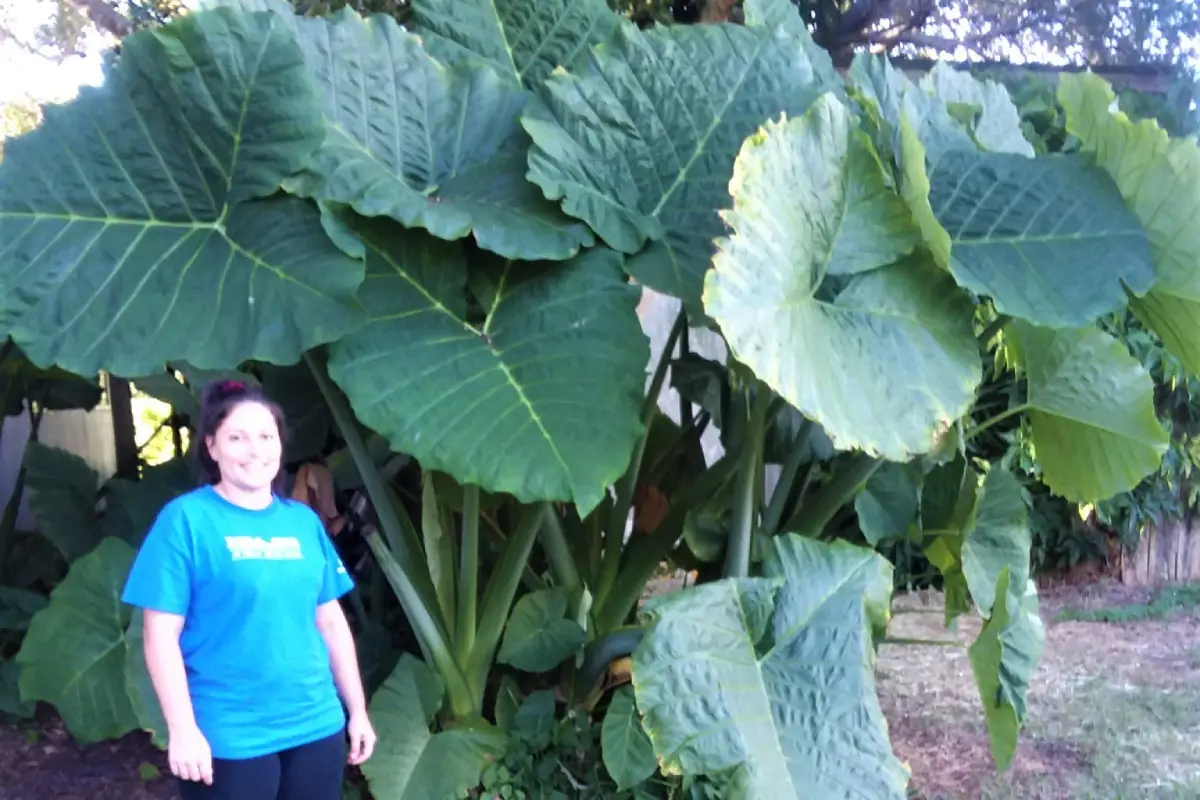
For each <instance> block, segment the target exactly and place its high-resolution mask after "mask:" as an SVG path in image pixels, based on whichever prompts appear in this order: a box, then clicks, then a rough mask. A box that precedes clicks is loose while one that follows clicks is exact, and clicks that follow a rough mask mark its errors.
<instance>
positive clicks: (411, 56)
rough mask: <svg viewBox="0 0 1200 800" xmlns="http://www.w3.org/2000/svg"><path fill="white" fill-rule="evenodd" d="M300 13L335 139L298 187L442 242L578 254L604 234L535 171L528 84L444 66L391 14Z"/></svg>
mask: <svg viewBox="0 0 1200 800" xmlns="http://www.w3.org/2000/svg"><path fill="white" fill-rule="evenodd" d="M292 19H293V21H294V22H295V24H296V26H297V36H298V37H299V40H300V43H301V46H302V47H303V49H304V53H305V58H306V59H307V61H308V64H309V67H310V68H311V70H312V71H313V74H314V75H315V77H316V81H317V85H318V87H319V88H320V90H321V92H322V97H323V109H324V113H325V120H326V135H325V142H324V144H323V145H322V146H321V149H320V150H319V151H318V152H317V155H316V158H315V160H314V161H313V162H312V163H311V164H310V165H308V166H306V167H305V169H304V172H303V173H302V174H300V175H298V176H296V177H294V178H291V179H289V180H288V181H287V182H285V184H284V185H285V186H286V187H287V188H288V189H289V190H290V191H293V192H296V193H297V194H300V195H302V196H305V197H315V198H318V199H319V200H321V201H323V202H325V203H333V204H334V205H335V206H349V207H351V208H353V209H354V210H355V211H357V212H359V213H360V214H363V215H365V216H369V217H375V216H388V217H392V218H393V219H396V220H398V221H399V222H401V223H403V224H404V225H405V226H406V227H410V228H411V227H419V228H425V229H426V230H428V231H429V232H430V233H432V234H433V235H434V236H437V237H439V238H442V239H461V238H463V237H464V236H468V235H474V238H475V241H476V242H478V243H479V246H480V247H483V248H484V249H487V250H491V251H494V252H496V253H499V254H500V255H502V256H505V257H507V258H523V259H531V260H533V259H543V258H544V259H554V260H557V259H563V258H569V257H570V256H572V255H574V254H575V253H577V252H578V251H579V248H580V246H581V245H583V246H586V245H591V244H592V243H593V242H594V241H595V240H594V237H593V236H592V233H591V231H590V230H588V228H587V226H586V225H583V224H581V223H579V222H578V221H576V220H572V219H570V218H568V217H566V216H565V215H564V214H563V213H562V211H561V210H560V209H559V208H557V207H556V205H555V204H554V203H552V202H551V201H549V200H547V199H546V198H545V197H543V196H542V193H541V192H540V191H538V189H537V187H536V186H534V185H533V184H531V183H529V181H527V180H526V179H525V171H526V169H527V155H528V152H529V144H530V140H529V134H527V133H525V131H524V130H522V128H521V125H520V115H521V110H522V108H523V107H524V106H525V102H526V100H527V98H528V95H527V94H526V92H524V91H523V90H522V89H521V88H520V87H519V86H516V85H512V84H509V83H507V82H505V80H504V78H502V77H501V76H500V75H499V74H497V73H496V72H495V71H494V70H492V69H490V68H489V67H486V66H481V65H471V64H460V65H455V66H450V67H447V66H444V65H442V64H439V63H438V62H437V61H435V60H434V59H433V58H432V57H431V56H430V55H429V54H428V53H426V52H425V50H424V49H423V48H422V46H421V40H419V39H418V38H417V37H416V36H414V35H413V34H410V33H408V32H407V31H405V30H404V29H403V28H401V27H400V25H399V24H398V23H397V22H396V21H395V20H394V19H392V18H391V17H389V16H387V15H384V14H376V15H374V16H372V17H369V18H367V19H363V18H362V17H360V16H358V15H357V14H356V13H354V11H353V10H352V9H350V8H344V9H342V10H341V11H339V12H338V13H336V14H334V15H332V16H330V17H323V18H315V19H300V18H295V17H293V18H292ZM326 218H328V214H326Z"/></svg>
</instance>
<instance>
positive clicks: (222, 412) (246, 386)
mask: <svg viewBox="0 0 1200 800" xmlns="http://www.w3.org/2000/svg"><path fill="white" fill-rule="evenodd" d="M242 403H257V404H258V405H260V406H262V407H263V408H265V409H267V410H268V411H270V412H271V416H273V417H274V418H275V425H276V426H277V427H278V428H279V439H280V444H283V445H286V441H285V439H284V437H285V436H286V432H287V424H286V420H285V419H284V416H283V409H281V408H280V407H279V404H278V403H276V402H275V401H274V400H272V399H271V398H269V397H267V395H266V393H265V392H263V390H262V389H260V388H258V387H257V386H255V385H254V384H252V383H246V382H243V381H232V380H230V381H214V382H212V383H210V384H208V385H207V386H205V387H204V393H203V394H202V395H201V396H200V415H199V416H200V418H199V419H198V420H197V421H196V455H197V458H198V459H199V461H200V482H201V483H202V484H215V483H220V481H221V469H220V467H218V466H217V462H216V461H213V457H212V455H211V454H210V453H209V452H208V439H209V437H210V436H213V435H214V434H216V432H217V428H220V427H221V423H222V422H224V421H225V418H226V417H228V416H229V414H230V412H231V411H233V410H234V409H235V408H237V407H238V406H240V405H241V404H242ZM284 479H285V475H284V470H283V465H282V464H280V466H279V474H278V475H276V476H275V480H274V481H273V482H272V488H273V489H274V490H275V494H277V495H281V496H282V495H284V494H285V490H284Z"/></svg>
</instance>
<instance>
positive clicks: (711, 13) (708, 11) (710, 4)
mask: <svg viewBox="0 0 1200 800" xmlns="http://www.w3.org/2000/svg"><path fill="white" fill-rule="evenodd" d="M735 5H737V0H704V8H703V10H702V11H701V12H700V22H702V23H705V24H711V23H714V22H729V17H730V15H732V14H733V8H734V6H735Z"/></svg>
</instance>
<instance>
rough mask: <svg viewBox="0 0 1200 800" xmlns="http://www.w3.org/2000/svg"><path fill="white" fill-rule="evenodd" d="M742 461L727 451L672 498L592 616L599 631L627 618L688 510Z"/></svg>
mask: <svg viewBox="0 0 1200 800" xmlns="http://www.w3.org/2000/svg"><path fill="white" fill-rule="evenodd" d="M739 463H740V459H739V458H738V457H737V455H736V454H727V455H726V456H725V458H723V459H721V460H720V461H718V462H717V463H716V464H713V465H712V466H711V467H709V468H708V469H707V470H705V472H704V474H703V475H701V476H700V477H699V478H697V479H696V480H695V482H693V483H692V484H691V485H690V486H688V487H687V488H686V489H684V490H683V491H681V492H680V493H679V494H678V495H676V496H675V497H674V498H672V500H671V510H670V511H668V512H667V515H666V516H665V517H663V521H662V522H660V523H659V525H658V527H657V528H656V529H655V530H654V531H653V532H652V533H650V534H649V535H647V536H644V537H641V538H639V539H638V541H637V543H636V544H634V545H633V547H631V548H630V550H629V558H628V559H626V562H625V566H624V568H623V569H622V570H621V573H620V575H619V577H618V578H617V581H616V583H614V584H613V588H612V591H611V592H609V595H608V597H606V598H605V599H604V601H603V603H599V602H598V603H597V607H596V611H595V612H594V614H593V616H592V618H593V619H594V620H595V623H596V632H597V633H598V634H604V633H607V632H608V631H611V630H613V629H614V628H617V627H619V626H620V625H621V624H622V623H624V622H625V619H626V617H628V616H629V614H630V612H631V611H633V609H634V607H635V606H636V605H637V601H638V598H640V597H641V596H642V592H643V591H645V589H646V584H647V583H648V582H649V581H650V579H651V578H653V577H654V571H655V570H657V569H658V565H659V564H661V563H662V560H663V559H664V558H666V556H667V553H669V552H671V549H672V548H673V547H675V543H676V542H677V541H679V537H680V536H681V535H682V534H683V521H684V519H685V518H686V517H687V514H688V512H689V511H691V510H692V509H693V508H695V507H696V506H698V505H700V503H702V502H704V501H705V500H707V499H709V498H710V497H712V496H713V495H714V494H716V493H717V491H718V490H720V488H721V487H722V486H723V485H724V484H725V481H727V480H729V477H730V476H731V475H733V473H734V470H735V469H737V466H738V464H739Z"/></svg>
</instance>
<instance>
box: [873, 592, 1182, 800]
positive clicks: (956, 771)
mask: <svg viewBox="0 0 1200 800" xmlns="http://www.w3.org/2000/svg"><path fill="white" fill-rule="evenodd" d="M1045 594H1046V600H1045V602H1044V603H1043V618H1045V619H1047V643H1046V650H1045V652H1044V654H1043V656H1042V661H1041V663H1040V665H1039V668H1038V671H1037V673H1036V674H1035V676H1034V680H1033V684H1032V686H1031V687H1030V692H1029V719H1028V722H1027V724H1026V728H1025V730H1024V732H1023V735H1022V741H1021V746H1020V748H1019V750H1018V753H1017V757H1016V759H1015V760H1014V762H1013V765H1012V767H1011V768H1010V769H1009V770H1008V772H1007V773H1005V775H1003V776H1000V777H996V776H995V774H994V769H993V764H992V759H991V753H990V750H989V747H988V742H987V731H986V727H985V725H984V721H983V710H982V708H981V707H980V703H979V697H978V694H977V693H976V689H975V683H974V678H973V676H972V674H971V667H970V663H969V662H968V660H967V654H966V650H965V649H964V648H960V647H934V646H914V645H891V644H889V645H884V646H883V648H882V649H881V651H880V657H879V689H880V699H881V702H882V704H883V708H884V713H885V714H886V715H887V717H888V720H889V725H890V731H891V736H892V743H893V746H894V747H895V749H896V752H897V754H898V755H899V756H900V757H901V758H904V759H905V760H906V761H908V763H909V765H910V767H911V768H912V770H913V787H914V793H915V796H916V797H919V798H923V799H925V800H933V799H934V798H938V799H939V800H942V799H944V800H951V798H953V800H960V799H962V800H966V799H967V798H970V800H975V799H976V798H995V799H996V800H1000V799H1001V798H1004V799H1005V800H1016V798H1021V800H1058V799H1059V798H1064V799H1065V798H1071V799H1072V800H1074V799H1075V798H1097V799H1099V798H1104V799H1105V800H1125V799H1126V798H1128V800H1140V798H1160V797H1163V798H1176V797H1178V798H1185V797H1187V798H1198V797H1200V614H1197V613H1196V611H1195V609H1182V610H1180V611H1179V612H1177V613H1174V614H1170V615H1167V616H1166V617H1164V618H1162V619H1149V620H1143V621H1137V622H1129V623H1123V624H1111V623H1097V622H1054V621H1053V619H1055V618H1056V617H1058V616H1060V614H1061V613H1062V612H1063V610H1064V609H1074V608H1080V607H1083V608H1093V609H1094V608H1101V607H1105V605H1106V604H1105V597H1104V595H1103V594H1101V593H1100V592H1095V591H1093V592H1091V593H1086V594H1081V593H1080V591H1079V590H1078V589H1076V588H1072V589H1068V590H1064V591H1063V592H1062V593H1061V594H1058V593H1056V592H1055V591H1054V590H1053V589H1051V590H1046V591H1045ZM1141 595H1142V596H1138V594H1135V593H1132V592H1120V591H1117V592H1110V593H1109V594H1108V595H1107V596H1108V598H1109V600H1110V601H1111V600H1118V601H1122V602H1125V601H1129V600H1137V601H1141V602H1144V601H1145V600H1146V598H1145V597H1144V593H1141ZM1081 600H1082V602H1081ZM896 608H897V615H896V617H895V619H894V620H893V622H892V625H891V626H890V628H889V635H890V636H891V637H894V638H905V639H936V640H946V641H954V642H957V643H959V644H961V645H966V644H967V643H969V642H970V641H972V640H973V639H974V637H975V635H976V634H977V633H978V631H979V621H978V620H977V619H974V618H963V619H960V620H959V624H958V631H957V632H954V631H947V630H945V629H944V627H943V618H942V615H941V606H940V598H938V597H936V596H906V597H903V598H898V600H897V603H896Z"/></svg>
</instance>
